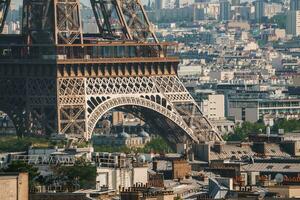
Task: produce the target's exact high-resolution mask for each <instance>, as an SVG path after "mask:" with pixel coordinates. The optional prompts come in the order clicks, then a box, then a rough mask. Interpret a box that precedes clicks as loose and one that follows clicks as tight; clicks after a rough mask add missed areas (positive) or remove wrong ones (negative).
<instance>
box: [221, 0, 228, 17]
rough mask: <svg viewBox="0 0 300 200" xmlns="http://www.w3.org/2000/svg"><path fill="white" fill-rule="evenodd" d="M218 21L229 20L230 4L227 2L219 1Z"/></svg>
mask: <svg viewBox="0 0 300 200" xmlns="http://www.w3.org/2000/svg"><path fill="white" fill-rule="evenodd" d="M219 20H220V21H228V20H230V3H229V1H226V0H225V1H221V2H220V14H219Z"/></svg>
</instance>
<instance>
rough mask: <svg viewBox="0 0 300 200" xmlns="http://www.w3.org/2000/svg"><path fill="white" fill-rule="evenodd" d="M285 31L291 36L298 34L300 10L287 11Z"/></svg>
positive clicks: (299, 30)
mask: <svg viewBox="0 0 300 200" xmlns="http://www.w3.org/2000/svg"><path fill="white" fill-rule="evenodd" d="M286 33H287V34H289V35H293V36H299V35H300V10H292V11H289V12H288V13H287V24H286Z"/></svg>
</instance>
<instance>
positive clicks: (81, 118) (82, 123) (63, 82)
mask: <svg viewBox="0 0 300 200" xmlns="http://www.w3.org/2000/svg"><path fill="white" fill-rule="evenodd" d="M85 90H86V88H85V78H59V79H58V80H57V96H58V98H57V109H58V130H59V133H62V134H66V136H67V137H69V138H85V139H88V137H87V136H86V101H85Z"/></svg>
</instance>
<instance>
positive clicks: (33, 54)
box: [0, 0, 222, 143]
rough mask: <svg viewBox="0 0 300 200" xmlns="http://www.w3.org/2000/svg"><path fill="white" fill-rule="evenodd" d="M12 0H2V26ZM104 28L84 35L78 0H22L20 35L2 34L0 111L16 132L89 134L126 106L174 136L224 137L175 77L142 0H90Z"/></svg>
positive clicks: (167, 49)
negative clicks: (110, 113)
mask: <svg viewBox="0 0 300 200" xmlns="http://www.w3.org/2000/svg"><path fill="white" fill-rule="evenodd" d="M9 3H10V0H0V32H1V31H2V30H1V29H2V28H3V24H4V21H5V16H6V15H7V10H8V8H9ZM91 5H92V8H93V11H94V14H95V18H96V21H97V25H98V28H99V32H100V34H97V35H95V36H93V37H97V40H91V38H90V37H84V34H83V33H82V24H81V17H80V9H79V8H80V2H79V0H23V12H22V35H20V36H18V35H10V36H5V35H1V40H0V110H2V111H4V112H6V113H7V114H8V115H9V116H10V118H11V119H12V120H13V122H14V124H15V127H16V131H17V134H19V135H26V134H43V135H50V134H51V133H59V134H60V133H61V134H65V135H66V136H67V137H69V138H72V139H73V138H83V139H86V140H88V139H89V138H90V137H91V135H92V133H93V129H94V127H95V124H96V123H97V121H98V120H99V119H100V118H101V116H102V115H103V114H105V113H106V112H108V111H109V110H111V109H123V110H126V111H128V112H131V113H134V114H135V115H137V116H138V117H140V118H142V119H144V120H145V121H149V122H151V123H150V124H153V125H154V126H155V128H156V129H158V130H159V131H160V132H162V134H163V135H166V136H167V138H168V139H169V140H170V141H172V142H173V143H178V142H181V143H182V142H188V141H192V142H200V141H215V140H222V138H221V137H220V135H219V134H218V132H217V131H215V129H214V127H213V125H212V124H211V123H210V122H209V121H208V120H207V119H206V118H205V117H204V115H203V114H202V113H201V111H200V109H199V107H198V106H197V104H196V102H195V101H194V99H193V98H192V97H191V95H190V94H189V93H188V91H187V90H186V88H185V87H184V86H183V84H182V83H181V82H180V80H179V79H178V77H177V68H178V64H179V60H178V58H174V57H170V56H169V55H174V52H173V50H174V49H176V46H175V47H174V45H170V44H169V43H159V42H158V40H157V38H156V36H155V33H154V31H153V27H152V25H151V23H150V22H149V20H148V18H147V15H146V13H145V11H144V9H143V6H142V4H141V2H140V1H139V0H109V1H105V0H91Z"/></svg>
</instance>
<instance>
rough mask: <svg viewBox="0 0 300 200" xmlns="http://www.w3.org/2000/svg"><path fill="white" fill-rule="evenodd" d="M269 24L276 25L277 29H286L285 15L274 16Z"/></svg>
mask: <svg viewBox="0 0 300 200" xmlns="http://www.w3.org/2000/svg"><path fill="white" fill-rule="evenodd" d="M269 22H270V23H273V24H277V25H278V28H281V29H285V28H286V15H274V16H273V17H271V19H270V21H269Z"/></svg>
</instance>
